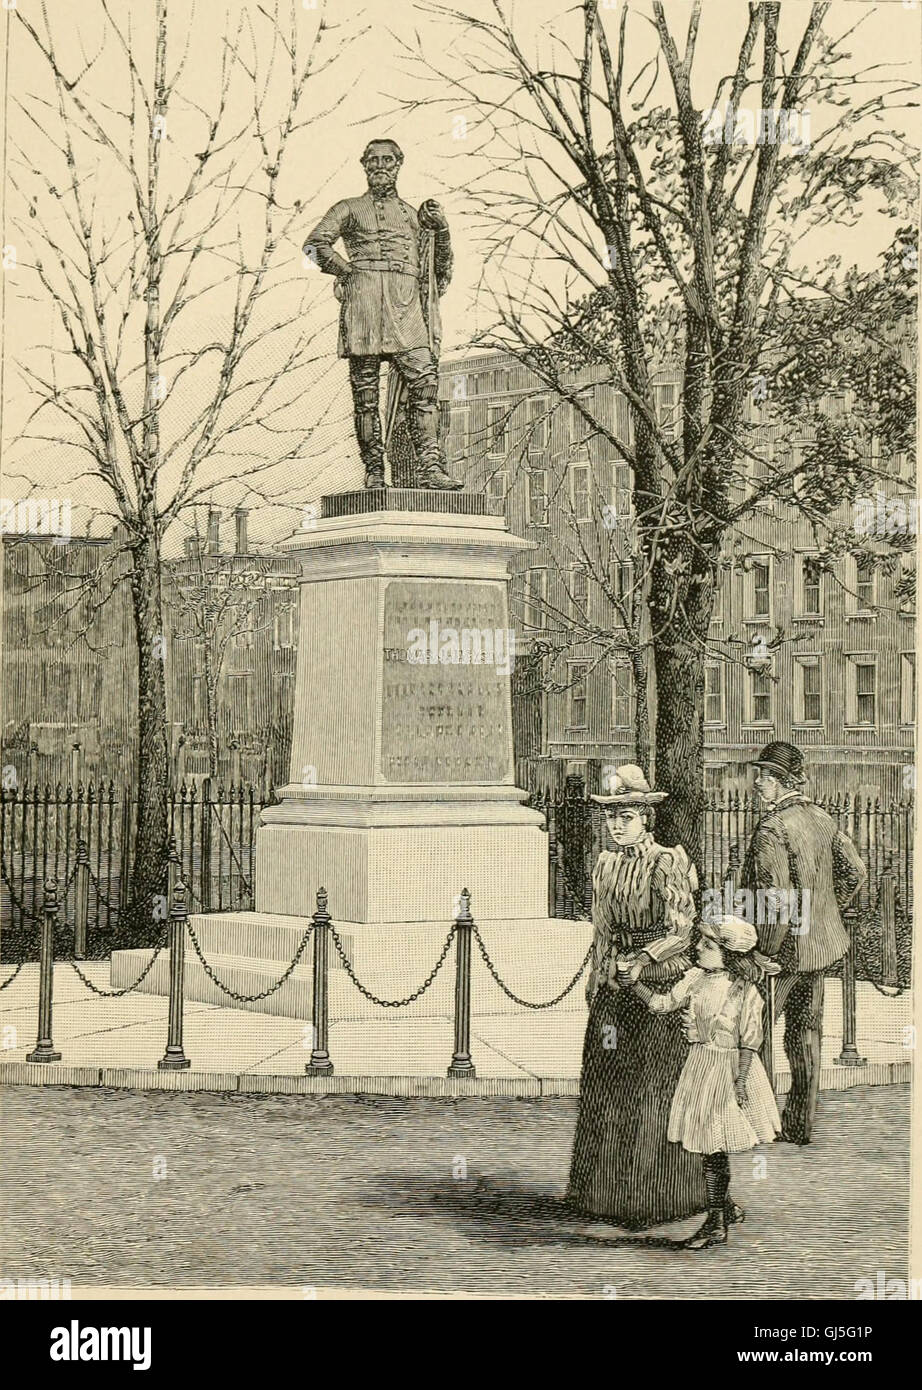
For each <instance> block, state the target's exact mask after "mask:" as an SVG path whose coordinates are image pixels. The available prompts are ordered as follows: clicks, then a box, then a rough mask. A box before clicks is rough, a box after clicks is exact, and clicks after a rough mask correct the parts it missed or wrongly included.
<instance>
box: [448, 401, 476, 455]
mask: <svg viewBox="0 0 922 1390" xmlns="http://www.w3.org/2000/svg"><path fill="white" fill-rule="evenodd" d="M470 420H471V412H470V410H469V409H468V408H467V406H463V407H461V408H457V407H456V408H453V409H452V410H451V413H450V416H449V427H448V434H447V437H446V441H445V445H446V450H447V453H448V457H449V460H450V461H452V462H454V460H455V459H461V460H464V459H466V458H467V456H468V454H469V453H470V447H471V424H470Z"/></svg>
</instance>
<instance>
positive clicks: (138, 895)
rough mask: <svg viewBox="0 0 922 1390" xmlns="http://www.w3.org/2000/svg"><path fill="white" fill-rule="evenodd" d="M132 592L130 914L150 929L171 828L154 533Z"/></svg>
mask: <svg viewBox="0 0 922 1390" xmlns="http://www.w3.org/2000/svg"><path fill="white" fill-rule="evenodd" d="M131 555H132V562H133V568H132V572H131V598H132V607H133V611H134V624H135V634H136V637H137V649H138V759H137V769H138V781H137V787H138V819H137V828H136V831H135V844H134V867H133V870H132V876H131V905H130V909H129V920H130V924H131V926H132V927H134V928H136V929H142V928H143V929H144V930H145V932H146V933H148V934H150V930H149V929H151V928H155V927H156V926H157V924H158V922H159V921H160V918H159V916H156V915H155V907H156V906H157V904H156V903H155V898H156V897H158V896H159V895H162V894H165V893H166V849H167V836H168V833H169V816H168V800H167V788H168V785H169V775H170V765H169V749H168V746H167V724H166V680H165V675H164V661H165V658H166V648H165V641H164V636H163V619H162V610H161V594H160V552H159V541H158V539H157V537H156V535H153V536H149V537H146V538H145V539H144V540H143V541H142V542H141V543H140V544H139V545H138V546H136V547H134V548H133V549H132V552H131Z"/></svg>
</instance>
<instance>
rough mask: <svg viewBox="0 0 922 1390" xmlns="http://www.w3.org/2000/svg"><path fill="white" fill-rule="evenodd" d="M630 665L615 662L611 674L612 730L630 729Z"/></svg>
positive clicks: (627, 662)
mask: <svg viewBox="0 0 922 1390" xmlns="http://www.w3.org/2000/svg"><path fill="white" fill-rule="evenodd" d="M631 693H632V679H631V663H630V662H629V661H616V662H615V664H614V666H613V667H612V672H611V726H612V728H613V729H630V728H631V726H632V724H633V720H632V718H631Z"/></svg>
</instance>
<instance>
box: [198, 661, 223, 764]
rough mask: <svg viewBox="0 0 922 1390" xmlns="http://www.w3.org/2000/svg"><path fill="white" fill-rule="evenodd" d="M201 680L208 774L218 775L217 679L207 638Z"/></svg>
mask: <svg viewBox="0 0 922 1390" xmlns="http://www.w3.org/2000/svg"><path fill="white" fill-rule="evenodd" d="M202 659H203V663H204V664H203V677H202V678H203V680H204V682H205V725H206V731H207V736H208V775H209V777H218V776H219V775H220V772H221V769H220V766H219V763H218V681H217V677H216V676H215V673H214V670H213V667H212V662H211V655H210V653H209V651H208V638H207V637H206V638H205V648H204V652H203V657H202Z"/></svg>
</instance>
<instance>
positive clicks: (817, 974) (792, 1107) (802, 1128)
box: [766, 970, 826, 1144]
mask: <svg viewBox="0 0 922 1390" xmlns="http://www.w3.org/2000/svg"><path fill="white" fill-rule="evenodd" d="M825 983H826V976H825V973H824V971H822V970H791V971H789V970H782V972H781V974H780V975H778V976H776V978H775V1015H776V1017H778V1016H780V1015H781V1014H784V1051H785V1054H786V1056H787V1059H788V1062H789V1064H790V1067H791V1089H790V1091H789V1092H788V1098H787V1102H786V1104H785V1107H784V1114H783V1115H782V1117H781V1132H782V1134H783V1135H784V1137H785V1138H786V1139H790V1140H792V1141H793V1142H794V1143H795V1144H807V1143H809V1141H810V1136H811V1133H812V1131H813V1121H814V1119H815V1118H816V1104H817V1100H818V1098H819V1091H820V1052H821V1050H822V1046H823V996H824V992H825ZM767 1027H768V1024H767V1023H766V1028H767Z"/></svg>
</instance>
